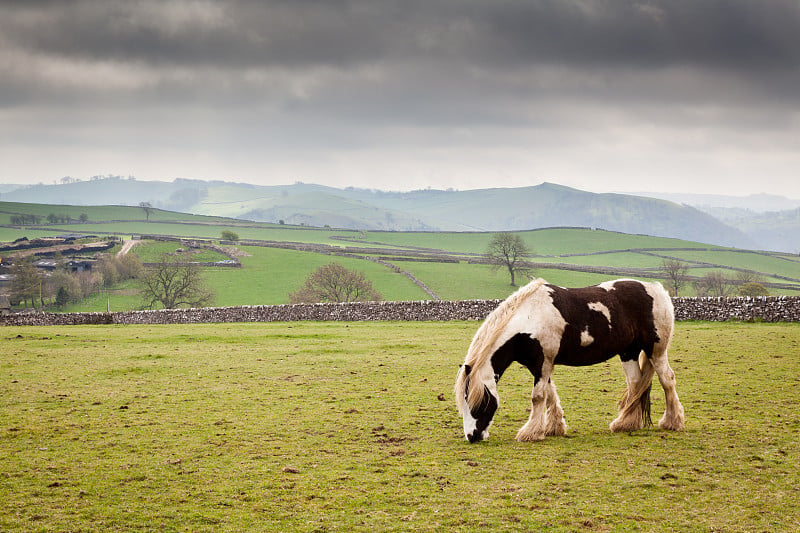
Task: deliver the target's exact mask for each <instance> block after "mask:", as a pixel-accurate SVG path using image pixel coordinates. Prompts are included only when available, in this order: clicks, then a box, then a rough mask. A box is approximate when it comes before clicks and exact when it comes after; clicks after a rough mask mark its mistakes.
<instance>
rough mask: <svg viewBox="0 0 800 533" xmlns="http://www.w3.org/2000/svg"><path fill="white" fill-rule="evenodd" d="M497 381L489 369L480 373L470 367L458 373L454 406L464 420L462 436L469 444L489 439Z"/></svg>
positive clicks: (497, 399)
mask: <svg viewBox="0 0 800 533" xmlns="http://www.w3.org/2000/svg"><path fill="white" fill-rule="evenodd" d="M497 379H498V378H497V375H496V374H494V373H493V372H492V371H491V369H489V370H488V371H486V372H480V371H475V370H473V369H472V367H470V365H463V366H462V367H461V369H460V370H459V372H458V379H456V390H455V394H456V404H457V405H458V411H459V413H460V414H461V417H462V418H463V420H464V436H465V437H466V439H467V440H468V441H469V442H471V443H473V442H478V441H481V440H484V439H487V438H489V431H488V429H489V424H491V423H492V418H493V417H494V413H495V411H497V406H498V404H499V398H498V396H497Z"/></svg>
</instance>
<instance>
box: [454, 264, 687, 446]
mask: <svg viewBox="0 0 800 533" xmlns="http://www.w3.org/2000/svg"><path fill="white" fill-rule="evenodd" d="M673 325H674V312H673V308H672V300H671V299H670V297H669V294H667V291H666V290H664V288H663V287H662V286H661V284H660V283H645V282H641V281H636V280H630V279H620V280H615V281H608V282H606V283H601V284H600V285H595V286H592V287H585V288H581V289H565V288H562V287H557V286H555V285H549V284H547V282H545V281H544V280H543V279H537V280H534V281H531V282H530V283H529V284H528V285H526V286H524V287H522V288H520V289H519V290H518V291H517V292H515V293H514V294H512V295H511V296H509V297H508V298H507V299H506V300H505V301H503V302H502V303H501V304H500V305H499V306H498V307H497V308H496V309H495V310H494V311H492V312H491V313H490V314H489V316H488V317H486V320H485V321H484V322H483V324H482V325H481V327H480V328H479V329H478V331H477V333H475V336H474V337H473V339H472V343H471V344H470V346H469V350H468V351H467V357H466V359H465V360H464V364H463V365H462V366H461V368H460V369H459V371H458V377H457V378H456V384H455V396H456V404H457V406H458V411H459V413H460V414H461V416H462V418H463V419H464V436H465V437H466V438H467V440H468V441H469V442H477V441H480V440H483V439H486V438H487V437H488V436H489V433H488V431H487V429H488V428H489V424H491V422H492V418H493V417H494V414H495V411H497V407H498V405H499V397H498V395H497V382H498V381H499V380H500V377H501V376H502V375H503V372H505V371H506V369H507V368H508V367H509V366H510V365H511V363H512V362H514V361H516V362H518V363H520V364H521V365H523V366H525V367H526V368H527V369H528V370H529V371H530V372H531V374H533V377H534V385H533V392H532V393H531V404H532V405H531V414H530V418H529V419H528V421H527V422H526V423H525V425H524V426H522V428H520V430H519V431H518V432H517V440H519V441H537V440H542V439H544V437H545V436H547V435H564V434H566V431H567V424H566V421H565V420H564V410H563V409H562V408H561V402H560V400H559V398H558V393H556V386H555V385H554V384H553V381H552V379H551V375H552V372H553V366H554V365H567V366H585V365H594V364H597V363H601V362H603V361H606V360H608V359H610V358H611V357H613V356H614V355H619V357H620V359H621V361H622V368H623V369H624V371H625V376H626V378H627V385H628V387H627V390H626V391H625V396H624V397H623V399H622V400H621V401H620V410H619V414H618V416H617V418H616V419H615V420H614V421H613V422H611V424H610V428H611V431H633V430H636V429H641V428H643V427H645V426H646V425H649V424H650V386H651V383H652V379H653V373H656V374H658V379H659V381H660V382H661V386H662V387H663V389H664V393H665V395H666V410H665V412H664V416H663V417H662V418H661V420H660V421H659V423H658V425H659V427H660V428H662V429H670V430H676V431H677V430H680V429H683V424H684V415H683V406H682V405H681V403H680V401H679V400H678V394H677V392H676V391H675V373H674V372H673V371H672V369H671V368H670V366H669V361H667V348H669V343H670V340H671V338H672V329H673Z"/></svg>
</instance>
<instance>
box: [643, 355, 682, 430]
mask: <svg viewBox="0 0 800 533" xmlns="http://www.w3.org/2000/svg"><path fill="white" fill-rule="evenodd" d="M650 361H651V363H652V364H653V366H654V367H655V370H656V374H658V381H659V382H660V383H661V387H662V388H663V389H664V396H665V399H666V409H665V410H664V416H662V417H661V420H659V422H658V427H660V428H661V429H670V430H672V431H679V430H681V429H683V426H684V415H683V406H682V405H681V401H680V400H679V399H678V392H677V390H676V387H675V385H676V380H675V372H673V371H672V368H671V367H670V366H669V361H668V360H667V349H666V346H656V349H655V351H654V353H653V357H652V358H651V360H650Z"/></svg>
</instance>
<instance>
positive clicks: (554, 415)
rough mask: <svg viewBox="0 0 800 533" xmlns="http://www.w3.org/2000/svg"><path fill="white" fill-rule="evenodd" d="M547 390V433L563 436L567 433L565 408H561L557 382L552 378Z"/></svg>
mask: <svg viewBox="0 0 800 533" xmlns="http://www.w3.org/2000/svg"><path fill="white" fill-rule="evenodd" d="M549 385H550V386H549V390H548V391H547V429H546V433H547V435H548V436H549V435H552V436H555V437H563V436H564V435H566V434H567V421H566V419H564V409H562V408H561V399H560V398H559V397H558V392H556V384H555V383H553V380H552V379H551V380H550V383H549Z"/></svg>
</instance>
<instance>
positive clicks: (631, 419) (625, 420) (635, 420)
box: [608, 359, 653, 431]
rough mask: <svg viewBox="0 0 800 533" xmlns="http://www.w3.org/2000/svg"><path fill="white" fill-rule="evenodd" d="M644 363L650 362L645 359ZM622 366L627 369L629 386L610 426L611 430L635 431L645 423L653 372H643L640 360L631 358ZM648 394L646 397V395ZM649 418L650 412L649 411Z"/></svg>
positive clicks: (626, 374) (626, 377)
mask: <svg viewBox="0 0 800 533" xmlns="http://www.w3.org/2000/svg"><path fill="white" fill-rule="evenodd" d="M643 363H644V364H648V365H649V363H648V362H647V361H643ZM622 368H623V370H625V380H626V382H627V384H628V388H627V389H626V390H625V397H624V398H623V399H622V400H621V401H620V410H619V414H618V415H617V418H616V419H614V421H613V422H611V424H609V426H608V427H609V428H610V429H611V431H635V430H637V429H642V428H643V427H644V425H645V419H646V418H645V414H646V413H645V412H644V410H645V409H646V408H647V407H646V405H647V404H648V402H647V400H649V398H650V388H649V383H647V382H649V381H650V380H652V378H653V374H652V373H643V372H642V367H640V364H639V361H637V360H636V359H631V360H628V361H623V363H622ZM645 395H646V397H645ZM647 420H649V413H647Z"/></svg>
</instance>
